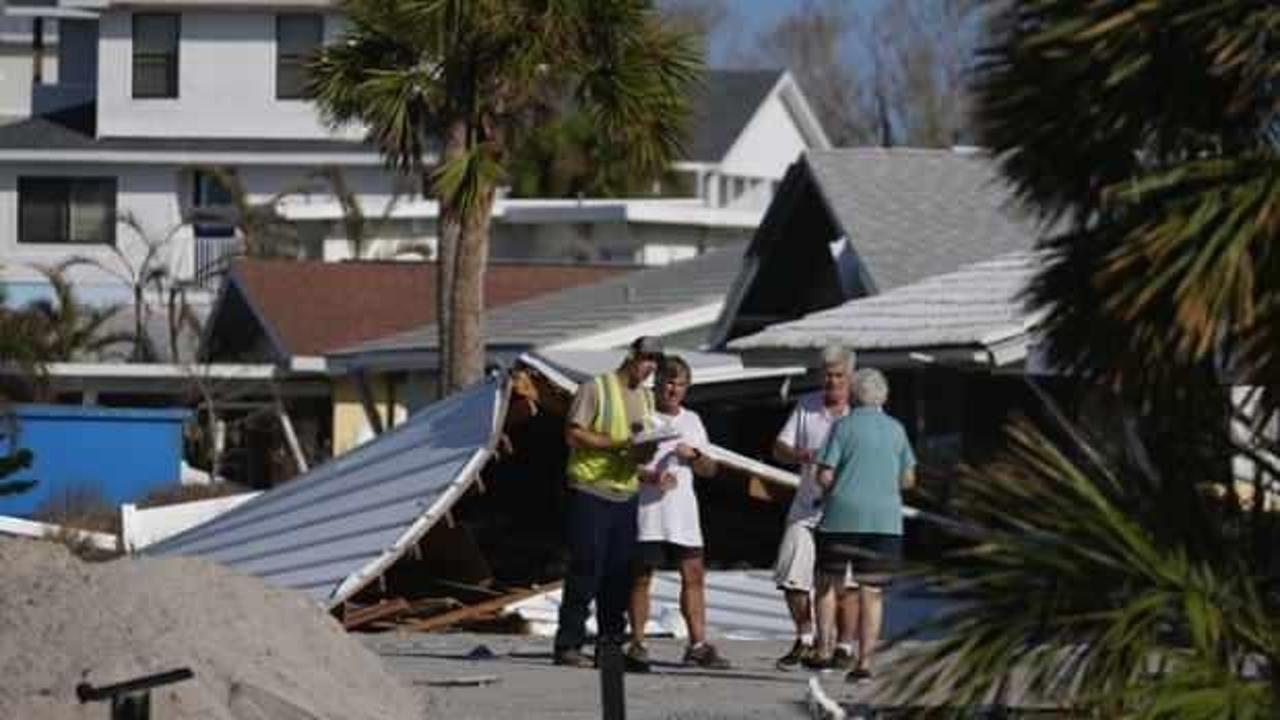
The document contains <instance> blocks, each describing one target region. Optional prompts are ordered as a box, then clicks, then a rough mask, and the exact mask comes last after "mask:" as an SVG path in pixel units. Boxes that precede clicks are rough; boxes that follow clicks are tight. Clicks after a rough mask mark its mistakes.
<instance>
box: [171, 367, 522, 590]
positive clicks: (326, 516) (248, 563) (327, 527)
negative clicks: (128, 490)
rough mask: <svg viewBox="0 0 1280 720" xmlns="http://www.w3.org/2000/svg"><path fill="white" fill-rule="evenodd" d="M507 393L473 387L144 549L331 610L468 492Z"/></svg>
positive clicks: (497, 386)
mask: <svg viewBox="0 0 1280 720" xmlns="http://www.w3.org/2000/svg"><path fill="white" fill-rule="evenodd" d="M506 392H507V389H506V385H505V384H504V383H497V382H486V383H482V384H479V385H476V386H474V387H472V388H470V389H468V390H465V391H463V392H461V393H459V394H457V395H454V396H452V397H450V398H448V399H446V400H444V401H442V402H440V403H437V404H435V405H432V406H430V407H428V408H426V409H424V410H423V411H422V412H420V413H418V414H417V415H415V416H413V417H411V418H410V419H409V420H408V422H406V423H404V424H403V425H400V426H399V427H397V428H395V429H393V430H391V431H389V432H387V433H386V434H384V435H382V436H380V437H378V438H377V439H376V440H374V441H371V442H369V443H367V444H365V445H363V446H361V447H359V448H356V449H355V450H352V451H351V452H349V453H347V454H345V455H343V456H341V457H339V458H337V459H335V460H334V461H332V462H329V463H326V464H325V465H322V466H320V467H318V468H316V469H315V470H312V471H311V472H309V473H307V474H305V475H303V476H302V477H300V478H298V479H296V480H293V481H291V482H290V483H288V484H286V485H283V486H281V487H279V488H276V489H274V490H271V491H268V492H266V493H264V494H263V495H261V496H259V497H258V498H255V499H254V500H251V501H249V502H248V503H245V504H244V505H241V506H240V507H238V508H236V509H234V510H232V511H230V512H228V513H226V514H225V515H221V516H219V517H217V518H216V519H214V520H212V521H211V522H208V523H206V524H204V525H201V526H199V527H196V528H194V529H192V530H190V531H188V532H185V533H183V534H181V535H178V536H176V537H174V538H171V539H169V540H166V541H164V542H162V543H159V544H157V545H155V546H153V547H151V548H148V550H147V554H151V555H197V556H201V557H206V558H208V559H210V560H215V561H217V562H220V563H223V564H225V565H229V566H231V567H233V568H235V569H237V570H240V571H241V572H245V573H248V574H250V575H256V576H258V577H260V578H262V579H263V580H265V581H267V582H268V583H271V584H273V585H278V586H282V587H287V588H292V589H295V590H300V591H302V592H305V593H307V594H308V595H310V596H311V597H312V598H314V599H315V600H316V601H317V602H320V603H323V604H325V605H327V606H329V607H333V606H335V605H337V604H338V603H341V602H342V601H343V600H345V599H347V598H348V597H350V596H351V595H352V594H354V593H355V592H356V591H357V590H359V589H360V588H361V587H363V586H364V585H365V584H367V583H368V582H369V581H370V580H372V579H374V578H376V577H377V576H378V575H380V574H381V573H382V572H383V571H384V570H385V569H386V568H387V567H389V566H390V565H391V563H393V562H394V561H395V560H396V559H398V558H399V557H400V556H401V555H402V554H403V553H404V552H405V551H406V550H407V549H408V548H410V547H412V546H413V545H414V543H416V542H417V541H418V540H419V539H420V538H421V537H422V536H423V535H424V534H425V533H426V531H427V530H429V529H430V528H431V526H432V525H434V524H435V523H436V522H438V521H439V520H440V518H441V517H443V516H444V514H445V513H446V512H447V511H448V508H449V507H451V506H452V505H453V503H455V502H456V501H457V500H458V498H460V497H461V496H462V494H463V493H464V492H465V491H466V489H467V488H468V487H469V486H470V484H471V482H472V480H473V479H474V478H475V477H476V474H477V473H478V472H479V470H480V468H481V467H482V466H483V464H484V462H485V461H486V460H487V459H488V457H489V454H490V452H491V450H492V446H493V443H494V439H495V437H496V429H497V428H498V427H500V425H501V421H502V416H503V413H504V412H505V407H506Z"/></svg>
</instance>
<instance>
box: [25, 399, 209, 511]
mask: <svg viewBox="0 0 1280 720" xmlns="http://www.w3.org/2000/svg"><path fill="white" fill-rule="evenodd" d="M11 410H12V412H13V413H14V415H16V416H17V420H18V438H17V445H18V446H19V447H25V448H27V449H29V450H30V451H31V452H32V453H33V454H34V455H35V457H34V458H33V462H32V464H31V467H29V468H27V469H25V470H23V471H21V472H18V473H14V474H13V475H10V476H9V477H6V478H5V479H4V480H5V481H6V482H7V481H15V480H35V481H36V482H37V484H36V486H35V487H34V488H32V489H30V490H28V491H27V492H25V493H22V494H19V495H11V496H8V497H0V515H15V516H18V517H23V516H27V515H29V514H30V513H31V512H32V511H34V510H35V509H36V508H37V507H39V506H40V504H41V503H42V502H44V501H45V500H47V499H50V498H57V497H65V496H66V494H67V493H81V492H87V493H90V494H92V495H94V496H97V497H101V498H102V499H104V500H106V501H107V502H108V503H111V504H113V505H118V504H120V503H125V502H134V501H136V500H139V499H141V498H142V497H144V496H145V495H146V494H147V493H149V492H151V491H152V490H154V489H156V488H160V487H165V486H168V485H176V484H177V483H178V481H179V477H180V472H181V471H180V465H181V462H182V423H183V421H185V420H186V419H187V418H188V417H190V416H191V412H190V411H189V410H185V409H159V410H157V409H150V408H148V409H142V408H113V407H96V406H89V405H18V406H15V407H13V408H11ZM12 442H13V441H12V439H6V440H4V441H3V442H2V443H0V447H3V449H4V450H6V451H7V450H9V449H10V447H11V443H12Z"/></svg>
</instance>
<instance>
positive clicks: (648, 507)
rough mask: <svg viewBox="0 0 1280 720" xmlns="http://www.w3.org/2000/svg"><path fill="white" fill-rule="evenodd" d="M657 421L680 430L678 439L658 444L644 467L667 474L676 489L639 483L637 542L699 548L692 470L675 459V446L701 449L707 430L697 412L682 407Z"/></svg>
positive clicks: (700, 527)
mask: <svg viewBox="0 0 1280 720" xmlns="http://www.w3.org/2000/svg"><path fill="white" fill-rule="evenodd" d="M657 415H658V419H659V420H661V421H662V422H666V423H670V424H671V426H672V427H674V428H675V429H677V430H679V431H680V437H678V438H674V439H671V440H665V441H663V442H661V443H659V444H658V452H657V453H656V454H654V456H653V460H651V461H650V462H649V464H648V465H646V466H645V468H646V469H649V470H657V471H659V472H662V471H670V472H671V473H672V474H673V475H675V478H676V484H675V487H673V488H671V489H670V490H667V491H666V492H663V490H662V488H660V487H658V486H657V485H655V484H653V483H640V511H639V515H638V517H637V524H638V525H639V530H640V532H639V534H638V536H637V537H638V539H639V540H640V541H641V542H655V541H659V542H669V543H676V544H677V545H684V546H686V547H702V523H701V522H700V521H699V519H698V496H697V495H695V494H694V492H693V467H692V466H691V465H690V464H689V463H687V462H685V461H683V460H681V459H680V458H678V457H676V445H679V444H680V443H682V442H683V443H684V444H686V445H688V446H690V447H694V448H698V449H703V448H705V447H706V446H707V445H708V444H709V441H708V440H707V430H706V428H704V427H703V426H702V418H700V417H698V413H696V412H694V411H692V410H687V409H685V408H681V409H680V412H679V413H677V414H676V415H664V414H662V413H657Z"/></svg>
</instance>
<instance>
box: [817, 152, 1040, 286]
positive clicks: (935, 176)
mask: <svg viewBox="0 0 1280 720" xmlns="http://www.w3.org/2000/svg"><path fill="white" fill-rule="evenodd" d="M805 162H806V163H807V165H808V167H809V169H810V173H811V174H812V176H813V178H814V181H815V184H816V186H817V188H818V189H819V191H820V192H821V193H822V197H823V199H824V200H825V201H826V204H827V207H828V208H830V210H831V212H832V214H833V216H834V217H835V219H836V221H837V223H838V224H839V225H840V226H841V228H842V229H843V230H844V232H845V235H846V236H848V238H849V239H850V240H851V241H852V243H853V246H854V248H855V249H856V250H857V252H858V255H859V256H860V257H861V258H862V259H863V260H864V262H865V263H866V271H867V274H868V275H869V277H870V279H871V282H872V284H873V286H874V290H877V291H884V290H888V289H890V288H894V287H899V286H901V285H906V284H907V283H911V282H915V281H917V280H922V279H924V278H927V277H930V276H933V275H937V274H939V273H944V272H949V271H951V270H955V269H956V268H958V267H960V266H961V265H963V264H965V263H968V262H973V261H975V260H982V259H984V258H989V257H994V256H996V255H998V254H1000V253H1003V252H1009V251H1011V250H1021V249H1027V248H1030V247H1031V246H1032V244H1033V243H1034V241H1035V238H1036V236H1037V235H1038V228H1037V226H1036V223H1035V221H1034V220H1033V219H1031V218H1030V217H1029V216H1022V215H1020V214H1019V213H1018V211H1017V209H1016V207H1015V205H1014V198H1013V194H1012V191H1011V188H1010V187H1009V186H1008V185H1007V184H1006V183H1005V182H1004V181H1003V180H1002V179H1001V177H1000V175H999V173H998V171H997V168H996V165H995V163H993V162H992V161H991V160H990V158H989V157H988V156H987V155H986V154H985V153H981V152H976V151H964V150H923V149H914V148H852V149H841V150H825V151H813V152H809V153H806V154H805Z"/></svg>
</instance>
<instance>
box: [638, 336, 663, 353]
mask: <svg viewBox="0 0 1280 720" xmlns="http://www.w3.org/2000/svg"><path fill="white" fill-rule="evenodd" d="M662 353H663V348H662V340H661V339H659V338H656V337H654V336H652V335H641V336H640V337H638V338H636V339H635V340H632V341H631V354H632V355H651V356H653V357H655V358H661V357H662Z"/></svg>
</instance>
